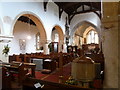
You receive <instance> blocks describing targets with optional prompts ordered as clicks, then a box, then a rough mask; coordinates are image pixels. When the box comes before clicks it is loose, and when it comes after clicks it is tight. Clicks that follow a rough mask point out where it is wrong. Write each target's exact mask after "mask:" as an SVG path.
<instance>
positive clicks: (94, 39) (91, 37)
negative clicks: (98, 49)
mask: <svg viewBox="0 0 120 90" xmlns="http://www.w3.org/2000/svg"><path fill="white" fill-rule="evenodd" d="M86 39H87V44H91V43H95V44H98V43H99V40H98V34H97V32H96V31H94V30H91V31H90V32H89V33H88V34H87V37H86Z"/></svg>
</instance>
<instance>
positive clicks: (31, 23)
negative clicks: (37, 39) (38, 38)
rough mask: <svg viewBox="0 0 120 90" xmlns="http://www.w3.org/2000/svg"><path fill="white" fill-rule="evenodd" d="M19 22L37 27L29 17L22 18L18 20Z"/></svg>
mask: <svg viewBox="0 0 120 90" xmlns="http://www.w3.org/2000/svg"><path fill="white" fill-rule="evenodd" d="M18 21H22V22H25V23H30V25H34V26H36V24H35V23H34V22H33V20H32V19H30V18H29V17H27V16H21V17H19V18H18Z"/></svg>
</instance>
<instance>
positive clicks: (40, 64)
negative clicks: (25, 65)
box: [33, 58, 43, 70]
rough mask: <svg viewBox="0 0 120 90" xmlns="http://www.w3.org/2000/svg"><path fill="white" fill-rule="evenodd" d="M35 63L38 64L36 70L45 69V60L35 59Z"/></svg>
mask: <svg viewBox="0 0 120 90" xmlns="http://www.w3.org/2000/svg"><path fill="white" fill-rule="evenodd" d="M33 63H34V64H36V69H35V70H42V69H43V59H36V58H34V59H33Z"/></svg>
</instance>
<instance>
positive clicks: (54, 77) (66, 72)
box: [35, 64, 71, 82]
mask: <svg viewBox="0 0 120 90" xmlns="http://www.w3.org/2000/svg"><path fill="white" fill-rule="evenodd" d="M35 74H36V78H37V79H41V80H46V81H51V82H59V76H61V75H62V76H63V78H64V80H67V79H68V78H69V77H70V75H71V64H67V65H65V66H64V67H63V69H60V70H56V71H55V72H52V73H50V74H42V73H41V72H40V71H36V72H35Z"/></svg>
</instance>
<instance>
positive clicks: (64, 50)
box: [62, 43, 67, 53]
mask: <svg viewBox="0 0 120 90" xmlns="http://www.w3.org/2000/svg"><path fill="white" fill-rule="evenodd" d="M62 52H63V53H67V45H66V44H65V43H64V44H63V51H62Z"/></svg>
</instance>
